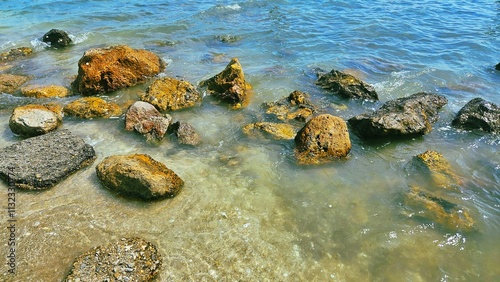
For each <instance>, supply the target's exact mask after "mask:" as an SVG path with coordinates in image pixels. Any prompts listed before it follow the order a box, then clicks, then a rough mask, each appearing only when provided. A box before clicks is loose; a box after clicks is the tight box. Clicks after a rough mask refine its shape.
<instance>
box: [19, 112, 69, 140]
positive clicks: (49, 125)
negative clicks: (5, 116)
mask: <svg viewBox="0 0 500 282" xmlns="http://www.w3.org/2000/svg"><path fill="white" fill-rule="evenodd" d="M61 121H62V120H61V117H60V116H59V115H58V114H57V113H56V112H54V111H53V110H51V109H50V108H48V107H46V106H43V105H26V106H20V107H17V108H15V109H14V111H13V112H12V116H11V117H10V120H9V127H10V129H11V130H12V132H13V133H15V134H19V135H22V136H26V137H32V136H37V135H41V134H45V133H48V132H50V131H54V130H55V129H57V127H59V125H60V124H61Z"/></svg>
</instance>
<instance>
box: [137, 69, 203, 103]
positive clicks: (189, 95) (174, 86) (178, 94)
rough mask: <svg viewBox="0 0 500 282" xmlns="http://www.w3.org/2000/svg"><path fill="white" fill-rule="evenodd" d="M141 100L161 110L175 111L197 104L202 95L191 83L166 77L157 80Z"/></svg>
mask: <svg viewBox="0 0 500 282" xmlns="http://www.w3.org/2000/svg"><path fill="white" fill-rule="evenodd" d="M141 100H142V101H144V102H148V103H150V104H152V105H154V106H155V107H157V108H158V109H159V110H160V111H165V110H172V111H175V110H180V109H185V108H189V107H192V106H194V105H196V103H198V102H200V101H201V95H200V93H198V91H196V88H195V87H194V86H193V85H192V84H191V83H189V82H187V81H184V80H178V79H175V78H171V77H165V78H161V79H157V80H155V81H154V82H153V83H152V84H151V85H150V86H149V87H148V90H147V91H146V94H144V95H142V97H141Z"/></svg>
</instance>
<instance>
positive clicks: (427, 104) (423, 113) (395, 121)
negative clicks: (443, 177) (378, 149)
mask: <svg viewBox="0 0 500 282" xmlns="http://www.w3.org/2000/svg"><path fill="white" fill-rule="evenodd" d="M447 103H448V100H447V99H446V98H445V97H444V96H441V95H437V94H429V93H417V94H413V95H410V96H408V97H404V98H399V99H396V100H391V101H388V102H386V103H385V104H384V105H382V107H380V108H379V109H378V110H376V111H375V112H372V113H364V114H361V115H358V116H355V117H353V118H350V119H349V120H348V122H349V124H350V125H351V127H352V129H353V131H355V132H356V133H357V134H358V135H359V136H361V137H380V136H403V135H423V134H427V133H429V132H430V131H431V130H432V125H431V124H432V123H435V122H436V121H437V120H438V118H439V116H438V110H439V109H440V108H441V107H443V106H444V105H446V104H447Z"/></svg>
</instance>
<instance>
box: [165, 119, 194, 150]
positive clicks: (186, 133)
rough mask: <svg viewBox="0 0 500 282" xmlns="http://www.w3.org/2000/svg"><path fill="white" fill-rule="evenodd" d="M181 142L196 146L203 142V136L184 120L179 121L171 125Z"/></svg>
mask: <svg viewBox="0 0 500 282" xmlns="http://www.w3.org/2000/svg"><path fill="white" fill-rule="evenodd" d="M171 130H172V131H173V132H174V133H175V135H176V136H177V140H178V141H179V143H180V144H184V145H192V146H196V145H199V144H200V143H201V137H200V135H199V134H198V133H197V132H196V130H195V129H194V127H193V126H192V125H191V124H189V123H187V122H183V121H178V122H176V123H174V124H172V126H171Z"/></svg>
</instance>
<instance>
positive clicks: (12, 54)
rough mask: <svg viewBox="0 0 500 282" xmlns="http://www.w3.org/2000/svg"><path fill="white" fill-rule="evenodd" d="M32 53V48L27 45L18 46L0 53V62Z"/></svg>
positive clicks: (13, 59)
mask: <svg viewBox="0 0 500 282" xmlns="http://www.w3.org/2000/svg"><path fill="white" fill-rule="evenodd" d="M31 54H33V49H32V48H29V47H19V48H15V49H10V51H7V52H3V53H1V54H0V62H10V61H15V60H18V59H21V58H24V57H27V56H29V55H31Z"/></svg>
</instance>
